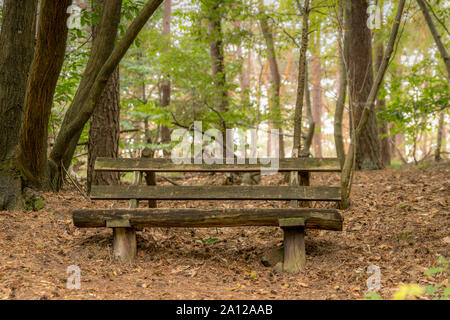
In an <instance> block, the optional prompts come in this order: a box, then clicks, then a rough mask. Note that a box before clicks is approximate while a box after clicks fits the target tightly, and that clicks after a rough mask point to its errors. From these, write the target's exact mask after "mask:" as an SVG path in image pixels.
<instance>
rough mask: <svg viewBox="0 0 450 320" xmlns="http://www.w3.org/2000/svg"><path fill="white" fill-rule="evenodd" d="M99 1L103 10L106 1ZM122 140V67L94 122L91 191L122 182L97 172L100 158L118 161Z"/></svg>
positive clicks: (112, 78) (110, 174)
mask: <svg viewBox="0 0 450 320" xmlns="http://www.w3.org/2000/svg"><path fill="white" fill-rule="evenodd" d="M96 1H97V2H98V3H99V4H100V5H101V7H103V3H104V0H96ZM99 14H101V12H99ZM97 29H98V26H97V25H93V26H92V36H93V42H95V40H96V38H97V31H98V30H97ZM119 139H120V79H119V67H117V68H116V69H115V70H114V72H113V73H112V74H111V76H110V78H109V80H108V83H107V85H106V87H105V89H104V90H103V94H102V96H101V98H100V101H99V102H98V104H97V107H96V108H95V111H94V112H93V113H92V117H91V121H90V128H89V140H88V165H87V188H88V192H90V191H91V185H92V184H101V185H112V184H118V183H119V174H118V173H117V172H96V171H95V170H94V165H95V160H96V159H97V157H111V158H117V157H118V156H119Z"/></svg>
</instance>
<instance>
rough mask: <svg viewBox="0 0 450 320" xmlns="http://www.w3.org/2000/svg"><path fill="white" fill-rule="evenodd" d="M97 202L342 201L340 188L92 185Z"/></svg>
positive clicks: (92, 191)
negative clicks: (134, 200) (131, 200)
mask: <svg viewBox="0 0 450 320" xmlns="http://www.w3.org/2000/svg"><path fill="white" fill-rule="evenodd" d="M90 196H91V198H92V199H96V200H104V199H112V200H128V199H138V200H315V201H341V193H340V188H339V187H309V186H305V187H303V186H299V187H285V186H121V185H118V186H98V185H97V186H92V188H91V195H90Z"/></svg>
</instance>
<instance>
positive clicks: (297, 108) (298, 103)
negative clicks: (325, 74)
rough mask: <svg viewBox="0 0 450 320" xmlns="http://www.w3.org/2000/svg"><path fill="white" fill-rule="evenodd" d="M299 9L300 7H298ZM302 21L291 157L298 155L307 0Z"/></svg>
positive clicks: (306, 45)
mask: <svg viewBox="0 0 450 320" xmlns="http://www.w3.org/2000/svg"><path fill="white" fill-rule="evenodd" d="M299 9H300V8H299ZM303 11H304V12H303V21H302V39H301V44H300V56H299V61H298V81H297V99H296V102H295V113H294V142H293V146H292V157H293V158H296V157H298V156H299V155H300V150H301V136H302V112H303V99H304V97H305V79H306V51H307V49H308V32H309V31H308V30H309V26H308V22H309V21H308V19H309V0H305V4H304V9H303Z"/></svg>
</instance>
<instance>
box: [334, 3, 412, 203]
mask: <svg viewBox="0 0 450 320" xmlns="http://www.w3.org/2000/svg"><path fill="white" fill-rule="evenodd" d="M352 4H353V2H352ZM404 8H405V0H399V3H398V7H397V12H396V14H395V20H394V25H393V26H392V30H391V34H390V36H389V42H388V45H387V48H386V51H385V53H384V55H383V61H382V62H381V66H380V68H379V69H378V73H377V76H376V78H375V82H374V83H373V85H372V87H371V89H370V93H369V95H368V98H367V101H366V103H365V106H364V109H363V112H362V114H361V120H360V122H359V123H358V127H357V128H356V129H355V130H354V131H353V133H352V142H351V143H350V147H349V150H348V154H347V156H346V157H345V162H344V167H343V168H342V174H341V197H342V203H341V208H342V209H346V208H348V206H349V205H350V203H349V195H350V191H351V176H352V168H353V167H354V165H355V157H356V147H357V146H358V145H359V143H360V138H361V136H362V134H363V131H364V129H365V127H366V125H367V123H368V121H369V117H370V114H371V113H373V112H374V107H373V106H374V104H375V100H376V98H377V96H378V93H379V91H380V87H381V83H382V82H383V79H384V75H385V73H386V70H387V68H388V66H389V62H390V60H391V56H392V53H393V52H394V45H395V41H396V39H397V35H398V30H399V27H400V23H401V20H402V16H403V9H404ZM352 19H353V17H352Z"/></svg>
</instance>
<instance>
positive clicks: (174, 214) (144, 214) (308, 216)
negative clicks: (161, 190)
mask: <svg viewBox="0 0 450 320" xmlns="http://www.w3.org/2000/svg"><path fill="white" fill-rule="evenodd" d="M283 218H303V219H304V220H305V227H306V228H310V229H325V230H336V231H341V230H342V224H343V219H342V217H341V215H340V214H339V212H338V211H337V210H332V209H309V208H308V209H212V210H202V209H163V208H151V209H94V210H76V211H74V212H73V221H74V225H75V226H76V227H79V228H100V227H106V224H107V221H110V220H113V221H117V220H119V219H123V220H125V221H129V223H130V225H131V226H132V227H183V228H202V227H237V226H278V220H279V219H283Z"/></svg>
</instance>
